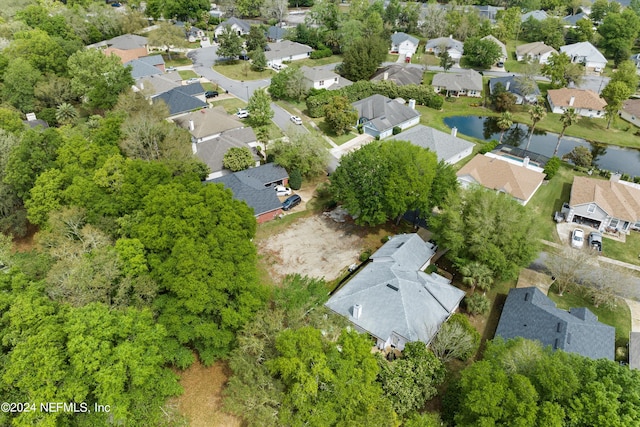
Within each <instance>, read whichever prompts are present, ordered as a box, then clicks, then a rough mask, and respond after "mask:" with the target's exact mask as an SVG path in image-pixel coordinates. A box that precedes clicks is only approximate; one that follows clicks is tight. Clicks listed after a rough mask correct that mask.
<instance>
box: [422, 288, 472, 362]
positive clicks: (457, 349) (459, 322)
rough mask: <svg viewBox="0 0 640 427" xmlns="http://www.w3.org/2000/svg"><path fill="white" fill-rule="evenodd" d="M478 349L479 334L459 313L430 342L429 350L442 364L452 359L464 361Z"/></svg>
mask: <svg viewBox="0 0 640 427" xmlns="http://www.w3.org/2000/svg"><path fill="white" fill-rule="evenodd" d="M478 295H480V294H478ZM479 347H480V333H478V331H476V329H475V328H474V327H473V326H472V325H471V323H470V322H469V319H468V318H467V316H465V315H464V314H461V313H456V314H454V315H453V316H451V318H450V319H449V320H448V321H447V322H446V323H444V324H443V325H442V327H441V328H440V331H438V334H437V335H436V337H435V339H434V340H433V341H432V342H431V350H432V351H433V352H434V354H435V355H436V356H437V357H438V359H440V360H441V361H443V362H448V361H449V360H452V359H459V360H462V361H466V360H468V359H469V358H470V357H471V356H473V355H474V354H476V352H477V351H478V348H479Z"/></svg>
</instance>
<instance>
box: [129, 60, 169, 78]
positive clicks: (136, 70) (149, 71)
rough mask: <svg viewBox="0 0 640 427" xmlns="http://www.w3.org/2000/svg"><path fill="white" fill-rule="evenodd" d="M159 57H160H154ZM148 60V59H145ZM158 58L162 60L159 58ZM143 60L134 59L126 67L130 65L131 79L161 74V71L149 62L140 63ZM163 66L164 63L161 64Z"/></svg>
mask: <svg viewBox="0 0 640 427" xmlns="http://www.w3.org/2000/svg"><path fill="white" fill-rule="evenodd" d="M156 56H160V55H156ZM147 58H149V57H147ZM160 58H162V57H161V56H160ZM142 59H144V58H138V59H134V60H133V61H129V62H127V63H126V64H124V65H125V66H126V65H131V77H133V78H134V79H140V78H143V77H149V76H155V75H158V74H162V71H161V70H160V69H159V68H158V67H156V66H155V65H154V64H153V63H151V61H148V60H147V61H141V60H142ZM162 64H164V61H163V62H162Z"/></svg>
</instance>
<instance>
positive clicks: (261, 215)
mask: <svg viewBox="0 0 640 427" xmlns="http://www.w3.org/2000/svg"><path fill="white" fill-rule="evenodd" d="M205 183H209V184H223V185H224V186H225V187H226V188H228V189H230V190H231V192H232V193H233V198H234V199H236V200H242V201H243V202H245V203H246V204H247V205H249V207H250V208H253V214H254V216H255V217H256V221H257V222H258V224H261V223H263V222H266V221H270V220H272V219H274V218H276V217H277V216H278V215H280V214H281V213H282V202H281V201H280V199H279V198H278V196H277V195H276V192H275V190H274V188H275V186H276V185H287V184H288V183H289V174H288V173H287V171H286V170H285V169H284V168H282V167H280V166H276V165H275V164H274V163H267V164H265V165H261V166H258V167H255V168H249V169H246V170H243V171H240V172H234V173H230V174H228V175H224V176H221V177H219V178H214V179H212V180H207V181H205Z"/></svg>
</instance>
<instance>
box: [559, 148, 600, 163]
mask: <svg viewBox="0 0 640 427" xmlns="http://www.w3.org/2000/svg"><path fill="white" fill-rule="evenodd" d="M562 159H563V160H569V161H571V162H573V164H574V165H576V166H580V167H583V168H588V167H591V164H592V163H593V155H592V154H591V151H590V150H589V149H588V148H587V147H583V146H581V145H578V146H577V147H575V148H574V149H573V150H571V151H570V152H568V153H567V154H565V155H564V156H562Z"/></svg>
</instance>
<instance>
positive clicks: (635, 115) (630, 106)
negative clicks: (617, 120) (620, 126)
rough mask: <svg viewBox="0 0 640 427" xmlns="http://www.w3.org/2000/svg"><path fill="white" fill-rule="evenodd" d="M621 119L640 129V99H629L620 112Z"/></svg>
mask: <svg viewBox="0 0 640 427" xmlns="http://www.w3.org/2000/svg"><path fill="white" fill-rule="evenodd" d="M618 114H619V115H620V117H621V118H623V119H624V120H626V121H628V122H629V123H633V124H634V125H636V126H638V127H640V99H638V98H634V99H627V100H626V101H624V102H623V103H622V108H621V109H620V111H619V112H618Z"/></svg>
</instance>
